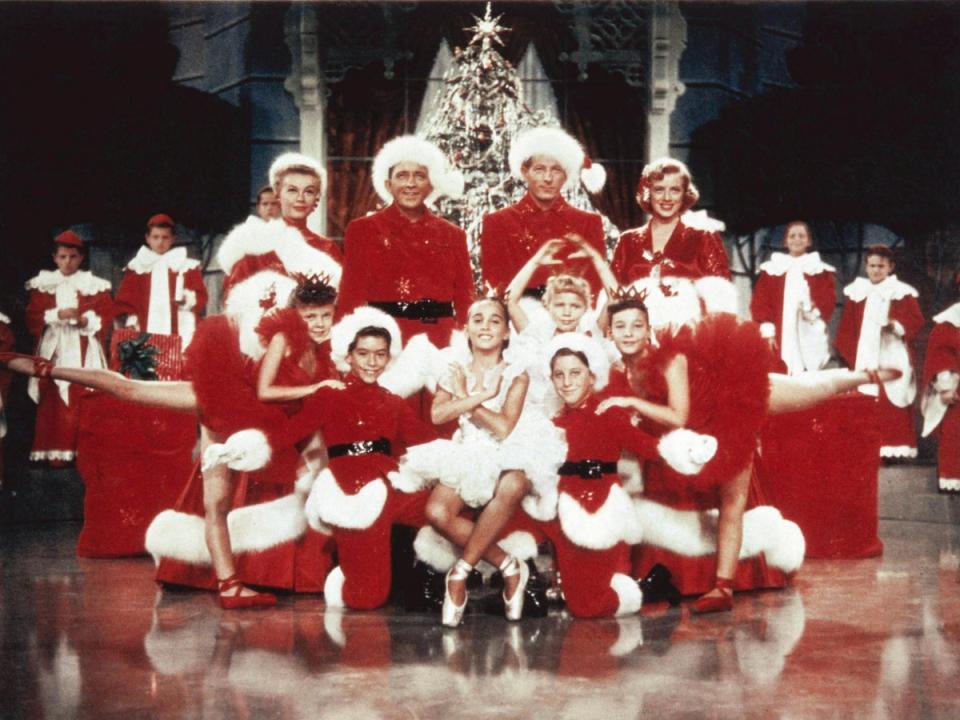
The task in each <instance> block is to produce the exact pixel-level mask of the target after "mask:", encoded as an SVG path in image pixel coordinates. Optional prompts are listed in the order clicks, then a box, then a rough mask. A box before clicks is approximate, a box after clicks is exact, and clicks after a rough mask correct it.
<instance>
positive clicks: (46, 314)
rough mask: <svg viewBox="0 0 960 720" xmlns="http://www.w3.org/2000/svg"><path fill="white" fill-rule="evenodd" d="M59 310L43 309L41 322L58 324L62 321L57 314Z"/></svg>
mask: <svg viewBox="0 0 960 720" xmlns="http://www.w3.org/2000/svg"><path fill="white" fill-rule="evenodd" d="M58 312H59V309H58V308H50V309H49V310H44V311H43V322H44V323H45V324H47V325H59V324H60V323H62V322H63V320H61V319H60V316H59V315H57V313H58Z"/></svg>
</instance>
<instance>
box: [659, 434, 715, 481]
mask: <svg viewBox="0 0 960 720" xmlns="http://www.w3.org/2000/svg"><path fill="white" fill-rule="evenodd" d="M657 450H658V451H659V452H660V457H662V458H663V459H664V460H666V461H667V463H668V464H669V465H670V467H672V468H673V469H674V470H676V471H677V472H678V473H680V474H681V475H696V474H697V473H698V472H700V470H701V469H702V468H703V466H704V465H706V464H707V463H708V462H710V460H711V459H712V458H713V456H714V455H716V453H717V439H716V438H715V437H713V435H701V434H700V433H695V432H693V431H692V430H686V429H685V428H678V429H677V430H671V431H670V432H668V433H667V434H666V435H664V436H663V437H662V438H660V442H659V443H658V444H657Z"/></svg>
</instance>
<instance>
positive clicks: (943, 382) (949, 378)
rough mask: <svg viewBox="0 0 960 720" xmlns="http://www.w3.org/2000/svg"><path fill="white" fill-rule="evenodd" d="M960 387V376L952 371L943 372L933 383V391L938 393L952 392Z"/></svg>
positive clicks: (939, 373) (938, 374)
mask: <svg viewBox="0 0 960 720" xmlns="http://www.w3.org/2000/svg"><path fill="white" fill-rule="evenodd" d="M958 385H960V375H958V374H957V373H955V372H953V371H952V370H941V371H940V372H938V373H937V377H936V378H935V379H934V381H933V389H934V390H936V391H937V392H950V391H951V390H956V389H957V386H958Z"/></svg>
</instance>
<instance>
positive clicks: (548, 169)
mask: <svg viewBox="0 0 960 720" xmlns="http://www.w3.org/2000/svg"><path fill="white" fill-rule="evenodd" d="M520 175H521V177H523V181H524V182H525V183H526V184H527V190H529V191H530V194H531V195H532V196H533V198H534V199H535V200H536V201H537V202H539V203H541V204H542V205H550V204H551V203H553V201H554V200H556V199H557V198H558V197H559V196H560V191H561V190H562V189H563V184H564V183H565V182H566V181H567V173H566V171H564V169H563V166H562V165H561V164H560V162H559V161H558V160H556V159H554V158H552V157H550V156H548V155H534V156H533V157H531V158H530V159H529V160H527V162H525V163H524V164H523V165H522V166H521V168H520Z"/></svg>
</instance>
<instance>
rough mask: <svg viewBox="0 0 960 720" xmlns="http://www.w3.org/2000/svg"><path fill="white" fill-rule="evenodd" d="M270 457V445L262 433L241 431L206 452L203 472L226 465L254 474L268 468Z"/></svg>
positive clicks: (215, 444) (232, 468) (258, 431)
mask: <svg viewBox="0 0 960 720" xmlns="http://www.w3.org/2000/svg"><path fill="white" fill-rule="evenodd" d="M270 456H271V451H270V443H269V442H268V441H267V436H266V435H264V434H263V432H262V431H260V430H241V431H240V432H235V433H234V434H233V435H231V436H230V437H228V438H227V441H226V442H225V443H214V444H213V445H211V446H210V447H208V448H207V449H206V450H205V451H204V453H203V470H209V469H210V468H212V467H216V466H217V465H223V464H226V465H227V467H229V468H230V469H231V470H240V471H242V472H253V471H254V470H260V469H262V468H264V467H266V466H267V463H269V462H270Z"/></svg>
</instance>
